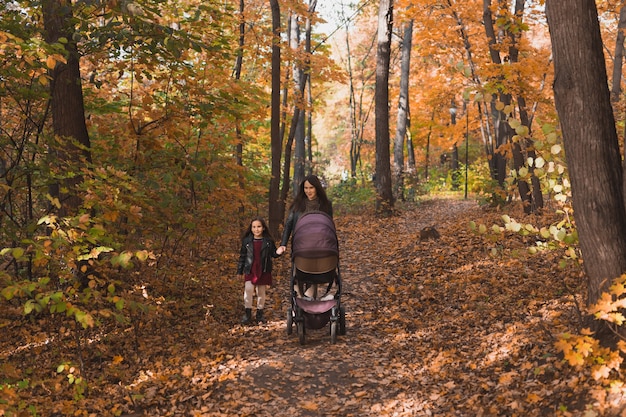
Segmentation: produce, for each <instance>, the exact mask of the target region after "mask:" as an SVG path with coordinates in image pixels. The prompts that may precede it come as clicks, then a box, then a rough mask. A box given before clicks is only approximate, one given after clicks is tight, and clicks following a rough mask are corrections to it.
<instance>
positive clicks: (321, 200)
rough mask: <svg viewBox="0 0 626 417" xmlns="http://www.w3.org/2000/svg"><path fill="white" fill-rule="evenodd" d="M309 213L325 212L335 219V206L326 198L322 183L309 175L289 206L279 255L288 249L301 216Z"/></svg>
mask: <svg viewBox="0 0 626 417" xmlns="http://www.w3.org/2000/svg"><path fill="white" fill-rule="evenodd" d="M309 211H323V212H324V213H326V214H328V215H329V216H330V217H333V205H332V203H331V202H330V200H329V199H328V197H327V196H326V191H325V190H324V187H322V183H321V182H320V180H319V178H317V176H315V175H309V176H307V177H305V178H304V181H302V182H301V183H300V188H299V191H298V194H297V195H296V198H295V199H294V200H293V202H292V203H291V206H289V216H288V217H287V221H286V222H285V229H284V230H283V238H282V240H281V241H280V246H279V247H278V250H279V253H283V252H284V251H285V250H286V249H287V242H289V238H290V237H291V233H292V232H293V229H294V227H295V226H296V223H297V222H298V219H299V218H300V215H301V214H303V213H306V212H309Z"/></svg>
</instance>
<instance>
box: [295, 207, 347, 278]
mask: <svg viewBox="0 0 626 417" xmlns="http://www.w3.org/2000/svg"><path fill="white" fill-rule="evenodd" d="M291 255H292V256H293V259H294V261H295V263H296V267H297V268H298V269H300V270H301V271H303V272H310V273H322V272H327V271H330V270H331V269H334V268H335V267H336V265H337V262H338V259H339V243H338V240H337V232H336V229H335V223H334V222H333V219H332V217H330V216H329V215H328V214H326V213H324V212H322V211H311V212H307V213H304V214H302V215H301V216H300V218H299V219H298V222H297V223H296V227H295V228H294V232H293V238H292V248H291Z"/></svg>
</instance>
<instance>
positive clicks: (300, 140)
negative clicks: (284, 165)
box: [284, 13, 305, 194]
mask: <svg viewBox="0 0 626 417" xmlns="http://www.w3.org/2000/svg"><path fill="white" fill-rule="evenodd" d="M299 21H300V19H299V16H298V15H297V14H296V13H293V14H292V15H291V27H290V30H291V35H290V48H291V51H292V53H293V54H294V56H298V55H299V54H301V53H302V52H301V51H300V23H299ZM292 65H293V67H292V72H293V89H294V93H293V98H294V104H293V105H294V106H296V107H297V108H298V109H299V110H300V111H299V112H298V113H297V118H295V119H294V120H293V121H292V123H295V124H296V125H295V136H294V139H293V140H294V142H295V149H294V155H293V156H294V158H293V184H292V189H293V192H294V194H295V193H296V192H297V190H298V186H299V185H300V183H301V182H302V180H303V179H304V159H305V147H304V115H305V114H304V91H305V89H304V82H305V81H304V68H303V67H302V64H301V63H300V60H299V59H294V60H293V62H292ZM294 117H296V116H295V113H294ZM284 175H285V176H287V175H289V172H288V171H287V172H285V173H284Z"/></svg>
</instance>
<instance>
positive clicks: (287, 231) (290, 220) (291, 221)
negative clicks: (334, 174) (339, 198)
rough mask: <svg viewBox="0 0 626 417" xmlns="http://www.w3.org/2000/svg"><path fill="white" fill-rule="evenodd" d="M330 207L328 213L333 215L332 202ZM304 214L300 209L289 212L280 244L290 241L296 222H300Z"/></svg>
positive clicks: (284, 244)
mask: <svg viewBox="0 0 626 417" xmlns="http://www.w3.org/2000/svg"><path fill="white" fill-rule="evenodd" d="M329 204H330V208H329V210H328V213H327V214H328V215H329V216H330V217H333V205H332V203H330V201H329ZM301 215H302V212H300V211H294V210H291V211H290V212H289V216H287V221H286V222H285V228H284V229H283V238H282V239H281V241H280V246H287V242H289V238H290V237H291V232H293V228H294V227H296V223H298V219H299V218H300V216H301Z"/></svg>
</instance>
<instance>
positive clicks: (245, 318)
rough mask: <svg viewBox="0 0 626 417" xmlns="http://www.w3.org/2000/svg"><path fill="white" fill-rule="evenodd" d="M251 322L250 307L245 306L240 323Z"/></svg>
mask: <svg viewBox="0 0 626 417" xmlns="http://www.w3.org/2000/svg"><path fill="white" fill-rule="evenodd" d="M251 322H252V309H251V308H246V313H245V314H244V315H243V317H242V319H241V324H250V323H251Z"/></svg>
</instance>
